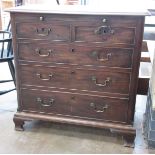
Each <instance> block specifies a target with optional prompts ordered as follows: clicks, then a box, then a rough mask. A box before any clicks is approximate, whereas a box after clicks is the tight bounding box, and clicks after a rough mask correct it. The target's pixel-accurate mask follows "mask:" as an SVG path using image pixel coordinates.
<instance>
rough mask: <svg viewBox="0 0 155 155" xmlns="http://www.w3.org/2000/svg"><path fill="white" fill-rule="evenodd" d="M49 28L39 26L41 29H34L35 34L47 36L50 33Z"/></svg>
mask: <svg viewBox="0 0 155 155" xmlns="http://www.w3.org/2000/svg"><path fill="white" fill-rule="evenodd" d="M50 31H51V29H50V28H49V29H47V28H41V29H38V28H37V29H36V32H37V35H38V36H41V37H45V36H48V35H49V33H50Z"/></svg>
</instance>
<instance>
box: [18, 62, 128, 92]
mask: <svg viewBox="0 0 155 155" xmlns="http://www.w3.org/2000/svg"><path fill="white" fill-rule="evenodd" d="M20 75H21V82H22V84H24V85H42V86H48V87H57V88H67V89H78V90H88V91H100V92H111V93H121V94H128V93H129V84H130V74H129V73H119V72H115V73H114V72H109V71H104V70H91V69H90V70H86V69H76V68H74V69H73V68H68V67H64V68H60V67H41V66H36V67H34V66H25V65H23V66H21V74H20Z"/></svg>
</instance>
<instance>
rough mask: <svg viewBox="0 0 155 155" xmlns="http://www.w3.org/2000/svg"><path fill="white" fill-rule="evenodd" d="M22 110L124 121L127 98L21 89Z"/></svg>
mask: <svg viewBox="0 0 155 155" xmlns="http://www.w3.org/2000/svg"><path fill="white" fill-rule="evenodd" d="M21 94H22V110H23V111H30V112H31V111H32V112H39V113H46V114H62V115H70V116H72V117H82V118H86V119H96V120H107V121H118V122H126V121H127V120H126V119H127V109H128V100H121V99H111V98H105V97H94V96H89V95H78V94H70V93H65V92H54V91H51V92H48V91H40V90H28V89H22V90H21Z"/></svg>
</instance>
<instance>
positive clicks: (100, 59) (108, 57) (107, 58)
mask: <svg viewBox="0 0 155 155" xmlns="http://www.w3.org/2000/svg"><path fill="white" fill-rule="evenodd" d="M110 57H111V53H108V54H107V56H106V58H99V55H98V57H97V60H99V61H101V62H105V61H109V59H110Z"/></svg>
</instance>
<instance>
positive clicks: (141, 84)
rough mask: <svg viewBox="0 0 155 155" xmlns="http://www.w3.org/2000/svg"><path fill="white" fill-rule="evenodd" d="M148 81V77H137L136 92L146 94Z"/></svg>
mask: <svg viewBox="0 0 155 155" xmlns="http://www.w3.org/2000/svg"><path fill="white" fill-rule="evenodd" d="M149 81H150V78H143V77H142V78H139V79H138V88H137V94H140V95H147V94H148V89H149Z"/></svg>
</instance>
